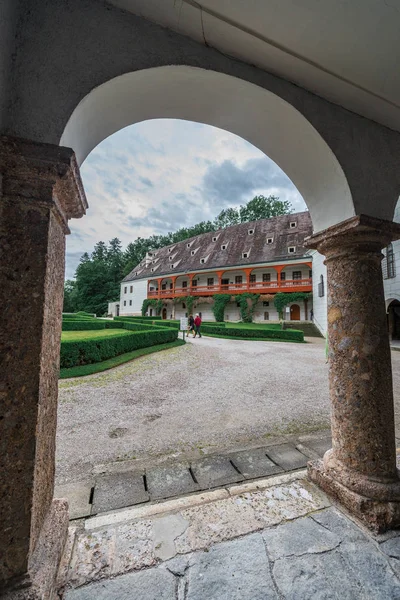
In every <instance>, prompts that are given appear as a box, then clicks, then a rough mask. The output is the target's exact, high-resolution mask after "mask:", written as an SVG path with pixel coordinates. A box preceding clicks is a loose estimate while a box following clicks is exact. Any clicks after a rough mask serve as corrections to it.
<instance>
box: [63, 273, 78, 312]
mask: <svg viewBox="0 0 400 600" xmlns="http://www.w3.org/2000/svg"><path fill="white" fill-rule="evenodd" d="M76 310H77V309H76V284H75V281H73V280H72V279H67V280H66V281H65V282H64V304H63V312H71V313H72V312H75V311H76Z"/></svg>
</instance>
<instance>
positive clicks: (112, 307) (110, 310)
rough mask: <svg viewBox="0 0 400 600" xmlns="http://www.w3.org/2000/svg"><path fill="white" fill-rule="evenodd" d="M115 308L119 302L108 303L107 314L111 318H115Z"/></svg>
mask: <svg viewBox="0 0 400 600" xmlns="http://www.w3.org/2000/svg"><path fill="white" fill-rule="evenodd" d="M117 306H119V302H109V303H108V311H107V314H108V315H111V316H113V317H117V316H118V314H117Z"/></svg>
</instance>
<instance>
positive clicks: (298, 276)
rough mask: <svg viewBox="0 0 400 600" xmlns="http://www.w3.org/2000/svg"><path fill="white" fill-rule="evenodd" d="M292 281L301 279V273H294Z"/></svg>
mask: <svg viewBox="0 0 400 600" xmlns="http://www.w3.org/2000/svg"><path fill="white" fill-rule="evenodd" d="M292 279H301V271H293V273H292Z"/></svg>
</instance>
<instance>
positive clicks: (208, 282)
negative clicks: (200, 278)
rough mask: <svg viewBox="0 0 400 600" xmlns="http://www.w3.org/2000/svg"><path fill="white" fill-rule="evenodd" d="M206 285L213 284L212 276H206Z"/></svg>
mask: <svg viewBox="0 0 400 600" xmlns="http://www.w3.org/2000/svg"><path fill="white" fill-rule="evenodd" d="M207 285H214V277H208V279H207Z"/></svg>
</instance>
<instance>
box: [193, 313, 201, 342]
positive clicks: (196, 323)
mask: <svg viewBox="0 0 400 600" xmlns="http://www.w3.org/2000/svg"><path fill="white" fill-rule="evenodd" d="M194 326H195V332H194V336H193V337H196V335H197V334H199V337H201V333H200V327H201V318H200V316H199V313H196V316H195V318H194Z"/></svg>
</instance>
